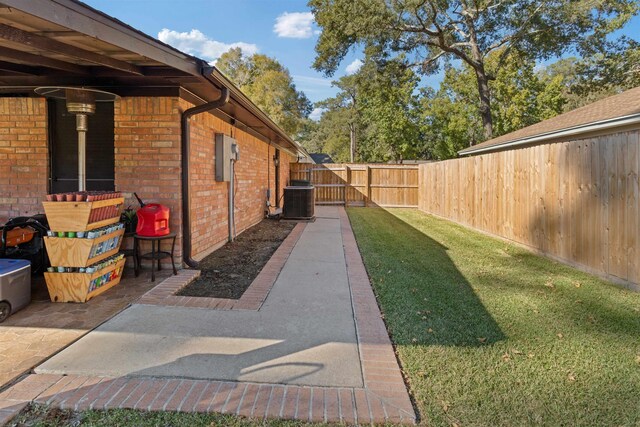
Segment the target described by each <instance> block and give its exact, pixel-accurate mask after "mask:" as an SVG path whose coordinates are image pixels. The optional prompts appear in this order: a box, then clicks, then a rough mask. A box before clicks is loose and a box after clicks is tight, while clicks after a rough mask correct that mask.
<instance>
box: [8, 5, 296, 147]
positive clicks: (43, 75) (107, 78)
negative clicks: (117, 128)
mask: <svg viewBox="0 0 640 427" xmlns="http://www.w3.org/2000/svg"><path fill="white" fill-rule="evenodd" d="M0 8H2V14H0V93H2V94H5V96H6V95H14V94H20V95H31V96H35V93H34V92H33V89H34V88H35V87H38V86H82V87H93V88H97V89H103V90H106V91H109V92H114V93H117V94H118V95H121V96H170V95H168V93H169V92H168V91H170V90H173V92H171V96H175V95H178V94H179V95H180V96H182V97H183V98H185V99H188V100H189V101H190V102H192V103H194V104H196V105H199V104H203V103H205V102H209V101H212V100H215V99H217V98H218V97H219V96H220V93H221V91H222V88H223V87H226V88H228V89H229V92H230V102H229V103H228V104H226V105H224V106H223V107H221V108H220V109H219V110H218V111H216V112H214V114H216V115H218V116H219V117H221V118H223V119H224V120H226V121H228V122H232V123H234V124H236V126H239V127H241V128H243V129H245V130H247V132H249V133H251V134H253V135H254V136H257V137H259V138H261V139H263V140H265V141H267V142H270V143H272V144H274V145H278V146H279V147H280V148H282V149H284V150H287V151H289V152H290V153H291V154H293V155H294V156H296V155H299V154H301V151H300V149H299V148H300V147H299V146H298V145H297V144H296V143H295V142H294V141H293V139H292V138H291V137H290V136H289V135H287V134H286V132H284V130H282V129H281V128H280V127H279V126H278V125H277V124H275V123H274V122H273V120H271V118H270V117H269V116H267V114H265V113H264V112H263V111H262V110H260V108H258V107H257V106H256V105H255V104H254V103H253V102H252V101H251V100H250V99H249V98H247V96H246V95H245V94H244V93H242V91H240V89H238V88H237V87H236V86H235V85H234V84H233V83H231V81H229V79H228V78H227V77H225V76H224V75H223V74H222V73H220V71H219V70H217V69H216V68H215V67H213V66H211V65H209V64H208V63H207V62H206V61H205V60H203V59H200V58H196V57H194V56H192V55H188V54H186V53H183V52H181V51H179V50H177V49H175V48H173V47H171V46H169V45H167V44H165V43H162V42H161V41H159V40H157V39H155V38H153V37H151V36H148V35H146V34H144V33H143V32H141V31H139V30H136V29H135V28H133V27H131V26H129V25H127V24H125V23H123V22H122V21H119V20H117V19H115V18H113V17H111V16H109V15H107V14H105V13H103V12H101V11H99V10H96V9H94V8H92V7H90V6H87V5H86V4H84V3H81V2H79V1H77V0H29V1H24V0H0ZM178 91H179V93H178Z"/></svg>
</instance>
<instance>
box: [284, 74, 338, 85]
mask: <svg viewBox="0 0 640 427" xmlns="http://www.w3.org/2000/svg"><path fill="white" fill-rule="evenodd" d="M292 77H293V80H295V82H296V85H299V86H303V85H305V84H306V85H312V86H324V87H331V80H330V79H323V78H322V77H310V76H301V75H299V74H294V75H293V76H292Z"/></svg>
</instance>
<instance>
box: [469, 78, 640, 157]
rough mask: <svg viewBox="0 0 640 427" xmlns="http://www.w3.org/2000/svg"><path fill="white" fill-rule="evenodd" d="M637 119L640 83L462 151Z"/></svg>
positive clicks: (478, 150)
mask: <svg viewBox="0 0 640 427" xmlns="http://www.w3.org/2000/svg"><path fill="white" fill-rule="evenodd" d="M634 123H640V87H637V88H634V89H630V90H628V91H626V92H622V93H621V94H618V95H614V96H610V97H608V98H605V99H601V100H600V101H597V102H594V103H592V104H589V105H585V106H584V107H580V108H577V109H575V110H572V111H569V112H567V113H564V114H560V115H559V116H556V117H553V118H550V119H547V120H544V121H541V122H540V123H536V124H534V125H531V126H527V127H525V128H522V129H520V130H517V131H515V132H511V133H508V134H506V135H502V136H499V137H497V138H493V139H490V140H488V141H485V142H483V143H481V144H478V145H474V146H473V147H469V148H465V149H464V150H461V151H459V152H458V154H460V155H467V154H476V153H478V154H479V153H483V152H489V151H495V150H501V149H505V148H510V147H512V146H517V145H524V144H532V143H536V142H541V141H544V140H549V139H553V138H559V137H563V136H574V135H579V134H582V133H586V132H593V131H599V130H604V129H609V128H613V127H619V126H625V125H630V124H634Z"/></svg>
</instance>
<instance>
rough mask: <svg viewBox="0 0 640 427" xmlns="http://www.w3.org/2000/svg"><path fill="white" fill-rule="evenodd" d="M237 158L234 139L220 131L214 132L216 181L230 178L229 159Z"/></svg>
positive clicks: (225, 180)
mask: <svg viewBox="0 0 640 427" xmlns="http://www.w3.org/2000/svg"><path fill="white" fill-rule="evenodd" d="M232 159H233V160H238V144H237V143H236V140H235V139H233V138H231V137H230V136H227V135H224V134H222V133H216V181H218V182H229V181H230V180H231V160H232Z"/></svg>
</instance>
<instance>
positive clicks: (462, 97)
mask: <svg viewBox="0 0 640 427" xmlns="http://www.w3.org/2000/svg"><path fill="white" fill-rule="evenodd" d="M501 56H502V55H501V52H500V51H497V52H495V53H494V54H492V55H490V56H489V57H488V58H487V61H486V63H487V68H488V69H492V68H493V67H494V66H495V64H496V61H498V60H500V58H501ZM534 68H535V63H534V62H533V61H532V60H528V59H527V58H523V57H521V56H519V55H516V54H511V55H508V56H507V57H506V59H504V65H503V66H502V68H501V70H500V71H499V72H498V73H496V78H495V79H494V80H492V81H491V82H490V85H491V91H492V94H493V102H492V119H493V123H494V135H495V136H499V135H503V134H506V133H509V132H513V131H515V130H518V129H521V128H523V127H526V126H529V125H532V124H534V123H537V122H539V121H541V120H544V119H548V118H550V117H553V116H555V115H557V114H560V113H561V112H562V111H563V107H564V103H565V102H566V100H565V98H564V96H563V91H564V82H563V79H562V78H561V77H558V76H555V77H553V78H550V79H545V80H543V79H541V78H540V77H539V75H538V74H537V73H536V72H535V71H534ZM474 77H475V76H474V72H473V70H472V69H471V68H470V67H468V66H466V65H464V64H463V65H462V66H461V67H460V68H454V67H449V68H448V69H447V70H446V72H445V78H444V80H443V81H442V84H441V85H440V88H439V90H438V91H437V92H435V91H426V92H425V96H424V98H423V101H422V102H423V113H424V114H425V122H426V123H427V129H426V132H427V133H428V135H429V139H430V141H431V142H430V148H431V151H432V153H433V156H434V157H435V158H438V159H446V158H452V157H455V156H456V155H457V152H458V151H459V150H461V149H463V148H466V147H467V146H470V145H474V144H476V143H477V142H479V141H481V140H482V138H483V131H482V130H483V128H482V118H481V117H480V115H479V113H478V108H477V102H478V99H477V97H475V85H474Z"/></svg>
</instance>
